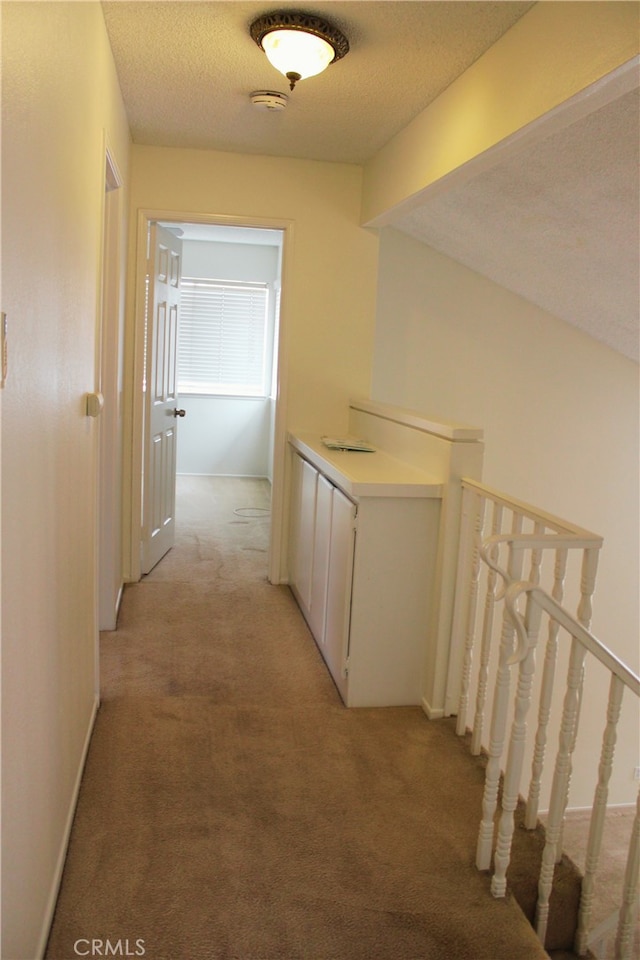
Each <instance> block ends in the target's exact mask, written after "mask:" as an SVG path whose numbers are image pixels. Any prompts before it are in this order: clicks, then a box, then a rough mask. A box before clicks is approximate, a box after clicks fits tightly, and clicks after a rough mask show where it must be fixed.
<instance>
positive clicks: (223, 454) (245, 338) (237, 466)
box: [125, 211, 290, 583]
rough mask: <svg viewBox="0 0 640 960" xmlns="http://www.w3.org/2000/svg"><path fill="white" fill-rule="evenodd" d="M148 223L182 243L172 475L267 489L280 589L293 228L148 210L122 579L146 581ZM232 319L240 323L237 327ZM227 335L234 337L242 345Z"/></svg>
mask: <svg viewBox="0 0 640 960" xmlns="http://www.w3.org/2000/svg"><path fill="white" fill-rule="evenodd" d="M153 224H157V225H158V226H159V227H160V228H161V229H164V230H166V231H168V232H169V233H170V234H171V235H172V236H173V237H175V238H178V239H179V244H180V248H181V258H182V268H181V275H182V278H183V284H182V291H181V301H180V310H182V309H183V307H184V320H185V323H184V329H181V327H182V318H180V319H179V321H178V326H179V329H180V334H179V337H178V348H177V358H178V362H177V368H176V369H177V389H176V397H175V410H173V411H172V412H173V413H174V415H175V416H177V419H176V420H175V424H176V426H177V430H176V435H177V443H176V474H177V475H178V476H180V477H188V476H194V477H197V476H203V477H205V476H227V477H256V478H263V479H265V480H266V481H267V483H268V488H269V490H270V492H271V496H270V500H271V514H272V519H271V524H270V531H271V533H270V538H269V549H268V557H269V559H268V571H267V577H268V579H269V580H270V581H271V582H272V583H280V582H281V581H282V577H281V573H280V571H281V543H282V531H281V527H282V517H283V483H284V472H285V471H284V451H285V428H284V423H285V418H284V410H283V398H284V393H285V391H284V383H283V375H282V364H281V363H280V362H279V361H280V354H281V343H282V339H283V338H282V335H281V332H282V316H281V309H280V305H281V299H284V298H281V291H282V289H283V276H284V272H285V271H284V264H285V258H286V246H287V232H288V230H289V229H290V225H289V224H288V223H287V222H278V223H273V222H271V221H270V222H264V221H263V222H255V221H251V222H247V221H238V220H235V219H234V220H229V219H228V218H223V220H220V219H219V218H215V219H213V218H212V219H209V218H207V217H193V215H186V216H184V217H183V216H177V215H176V214H175V213H174V212H172V213H171V214H168V213H167V212H163V213H160V212H151V211H141V213H140V215H139V224H138V241H139V243H138V265H137V271H138V285H137V305H136V324H135V336H134V339H135V347H134V350H133V356H134V358H135V359H134V367H135V372H134V378H133V382H134V397H133V416H132V431H133V433H132V462H131V477H130V482H131V485H130V491H131V496H130V504H129V507H130V519H131V549H130V552H129V558H128V559H129V563H128V566H129V569H128V570H126V572H125V576H126V579H127V580H130V581H135V580H138V579H140V576H141V575H142V572H143V569H142V563H141V552H142V551H141V540H140V531H141V530H142V531H143V533H142V536H143V538H144V536H145V529H144V522H143V519H144V516H145V512H144V501H145V489H144V480H143V479H142V478H143V476H144V464H145V455H144V447H145V429H148V427H146V426H145V423H146V418H145V406H147V404H146V403H145V401H148V397H147V396H146V389H147V386H148V385H147V382H146V380H147V376H148V372H149V370H148V368H150V366H149V351H150V350H153V347H152V345H151V343H150V341H149V336H153V332H152V330H151V326H150V325H148V323H147V315H148V314H149V313H150V311H149V297H150V289H151V285H150V283H149V282H148V277H149V270H148V269H147V267H148V262H149V261H150V259H151V257H150V249H149V246H148V243H149V236H150V231H151V227H152V225H153ZM182 298H184V304H183V302H182ZM247 304H249V312H248V314H247ZM238 311H239V314H238ZM238 315H240V318H241V319H240V323H239V324H235V326H234V323H233V321H234V317H236V316H238ZM179 316H180V314H179ZM243 325H244V326H243ZM232 328H233V329H232ZM234 330H235V331H236V332H237V330H241V336H240V337H239V338H238V337H235V335H234ZM150 331H151V332H150ZM248 353H251V357H248V356H247V354H248ZM247 360H248V361H249V362H248V363H247V362H245V361H247ZM203 361H206V362H204V363H203ZM207 364H209V367H208V368H207ZM220 364H221V366H220ZM205 368H207V369H208V372H205ZM183 411H184V418H183V416H182V412H183ZM136 531H137V532H136Z"/></svg>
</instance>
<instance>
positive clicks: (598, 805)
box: [575, 674, 624, 955]
mask: <svg viewBox="0 0 640 960" xmlns="http://www.w3.org/2000/svg"><path fill="white" fill-rule="evenodd" d="M623 692H624V683H623V682H622V680H620V679H619V678H618V677H616V676H615V674H613V675H612V676H611V684H610V686H609V702H608V705H607V725H606V727H605V731H604V734H603V737H602V751H601V753H600V765H599V767H598V784H597V786H596V791H595V795H594V800H593V809H592V812H591V822H590V824H589V839H588V841H587V856H586V860H585V871H584V879H583V881H582V893H581V896H580V912H579V914H578V929H577V931H576V940H575V946H576V953H577V954H578V955H583V954H585V953H586V952H587V938H588V933H589V924H590V922H591V912H592V909H593V895H594V890H595V876H596V871H597V869H598V862H599V860H600V849H601V846H602V833H603V830H604V822H605V815H606V812H607V798H608V796H609V779H610V777H611V768H612V766H613V755H614V752H615V746H616V739H617V724H618V720H619V719H620V708H621V706H622V694H623Z"/></svg>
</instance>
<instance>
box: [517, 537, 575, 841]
mask: <svg viewBox="0 0 640 960" xmlns="http://www.w3.org/2000/svg"><path fill="white" fill-rule="evenodd" d="M567 557H568V550H566V549H562V550H556V560H555V567H554V580H553V590H552V593H551V595H552V597H553V599H554V600H557V601H558V603H562V599H563V596H564V581H565V576H566V572H567ZM559 629H560V627H559V625H558V623H557V621H556V620H553V619H550V620H549V632H548V636H547V646H546V650H545V658H544V667H543V670H542V681H541V687H540V702H539V705H538V728H537V730H536V740H535V745H534V750H533V760H532V762H531V781H530V783H529V795H528V798H527V809H526V814H525V827H526V828H527V830H534V829H535V827H536V824H537V822H538V805H539V802H540V781H541V779H542V771H543V768H544V757H545V752H546V747H547V730H548V727H549V718H550V716H551V701H552V697H553V682H554V679H555V671H556V661H557V656H558V631H559Z"/></svg>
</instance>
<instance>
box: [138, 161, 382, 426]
mask: <svg viewBox="0 0 640 960" xmlns="http://www.w3.org/2000/svg"><path fill="white" fill-rule="evenodd" d="M361 187H362V169H361V168H360V167H357V166H353V165H350V164H339V163H320V162H316V161H307V160H291V159H286V158H281V157H261V156H247V155H244V154H233V153H218V152H215V151H207V150H178V149H171V148H154V147H139V146H134V147H133V153H132V180H131V211H132V220H131V222H132V223H134V222H135V211H137V210H138V209H140V208H147V209H149V208H151V209H162V210H165V211H178V212H179V215H180V216H182V214H183V213H189V212H190V213H193V214H207V215H211V216H220V217H248V218H253V219H266V220H277V221H283V222H284V221H290V222H292V224H293V242H292V243H291V244H290V247H289V248H285V275H284V278H283V293H282V312H283V326H284V331H285V336H286V348H285V349H286V353H287V355H288V363H287V370H286V379H287V392H288V398H287V411H288V413H287V421H288V425H289V427H290V428H296V427H297V428H306V429H311V430H329V431H330V430H341V429H342V430H343V429H344V428H345V427H346V418H347V400H348V398H349V397H350V396H351V395H352V394H353V393H354V392H356V393H360V394H361V393H363V392H365V393H366V392H367V391H368V389H369V374H370V368H371V343H372V334H373V321H374V312H375V271H376V256H377V238H376V237H375V236H374V235H373V234H371V233H369V232H368V231H366V230H364V229H362V228H361V227H360V226H359V216H360V197H361ZM132 263H133V261H130V267H131V266H132ZM130 308H131V304H130ZM129 315H130V316H131V309H129Z"/></svg>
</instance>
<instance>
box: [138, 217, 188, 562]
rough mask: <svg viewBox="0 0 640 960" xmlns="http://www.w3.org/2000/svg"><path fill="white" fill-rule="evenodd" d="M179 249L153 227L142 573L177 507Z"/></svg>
mask: <svg viewBox="0 0 640 960" xmlns="http://www.w3.org/2000/svg"><path fill="white" fill-rule="evenodd" d="M181 258H182V243H181V241H180V240H179V239H178V237H176V236H175V234H173V233H171V232H170V231H169V230H166V229H165V228H164V227H161V226H160V225H159V224H157V223H154V224H152V225H151V229H150V237H149V259H148V268H147V269H148V287H147V316H146V324H147V339H146V390H145V444H144V472H143V481H142V509H143V527H142V551H141V552H142V558H141V560H142V573H149V571H150V570H151V569H152V568H153V567H154V566H155V565H156V563H158V561H159V560H161V559H162V557H163V556H164V555H165V553H166V552H167V550H170V549H171V547H172V546H173V543H174V539H175V503H176V424H177V422H178V421H177V417H178V416H179V415H183V413H182V411H178V409H177V399H178V398H177V394H176V362H177V340H178V308H179V304H180V267H181Z"/></svg>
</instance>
